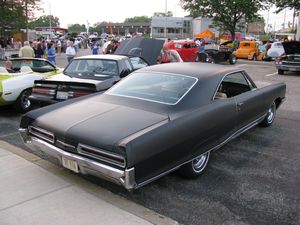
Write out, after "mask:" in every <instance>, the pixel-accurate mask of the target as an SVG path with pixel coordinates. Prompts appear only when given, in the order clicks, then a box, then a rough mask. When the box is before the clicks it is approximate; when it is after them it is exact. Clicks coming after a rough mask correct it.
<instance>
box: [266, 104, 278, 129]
mask: <svg viewBox="0 0 300 225" xmlns="http://www.w3.org/2000/svg"><path fill="white" fill-rule="evenodd" d="M275 110H276V106H275V103H273V104H272V105H271V107H270V108H269V110H268V115H267V122H268V123H269V124H270V123H272V122H273V120H274V118H275Z"/></svg>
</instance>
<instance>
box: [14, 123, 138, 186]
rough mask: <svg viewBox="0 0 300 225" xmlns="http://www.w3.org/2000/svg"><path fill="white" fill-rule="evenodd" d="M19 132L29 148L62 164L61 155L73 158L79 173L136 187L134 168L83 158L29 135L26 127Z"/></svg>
mask: <svg viewBox="0 0 300 225" xmlns="http://www.w3.org/2000/svg"><path fill="white" fill-rule="evenodd" d="M19 132H20V134H21V136H22V138H23V141H24V142H25V143H27V144H29V147H30V148H31V149H35V150H38V151H42V152H45V153H46V154H48V155H51V156H53V157H54V158H56V159H57V160H58V161H59V163H60V164H61V165H62V157H65V158H68V159H70V160H74V161H76V162H77V164H78V167H79V173H82V174H91V175H94V176H97V177H100V178H102V179H106V180H109V181H111V182H113V183H116V184H119V185H122V186H123V187H124V188H126V189H127V190H131V189H134V188H136V187H137V185H136V182H135V168H134V167H132V168H128V169H125V170H120V169H116V168H114V167H111V166H108V165H105V164H102V163H99V162H96V161H94V160H90V159H87V158H84V157H82V156H79V155H76V154H73V153H69V152H66V151H64V150H62V149H60V148H57V147H56V146H54V145H51V144H49V143H48V142H46V141H44V140H41V139H39V138H36V137H33V136H29V135H28V129H23V128H20V129H19Z"/></svg>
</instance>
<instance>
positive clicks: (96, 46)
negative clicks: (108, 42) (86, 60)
mask: <svg viewBox="0 0 300 225" xmlns="http://www.w3.org/2000/svg"><path fill="white" fill-rule="evenodd" d="M98 51H99V46H98V43H97V42H95V43H94V44H93V45H92V54H93V55H98Z"/></svg>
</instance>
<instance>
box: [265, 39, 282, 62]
mask: <svg viewBox="0 0 300 225" xmlns="http://www.w3.org/2000/svg"><path fill="white" fill-rule="evenodd" d="M283 54H284V48H283V45H282V42H281V41H276V42H273V43H272V44H271V47H270V48H269V50H268V51H267V55H268V56H269V57H271V58H274V59H275V58H276V57H279V56H281V55H283Z"/></svg>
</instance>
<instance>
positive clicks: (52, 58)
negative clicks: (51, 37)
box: [48, 43, 56, 65]
mask: <svg viewBox="0 0 300 225" xmlns="http://www.w3.org/2000/svg"><path fill="white" fill-rule="evenodd" d="M48 61H49V62H52V63H53V64H54V65H55V64H56V51H55V47H54V45H53V43H49V44H48Z"/></svg>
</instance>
